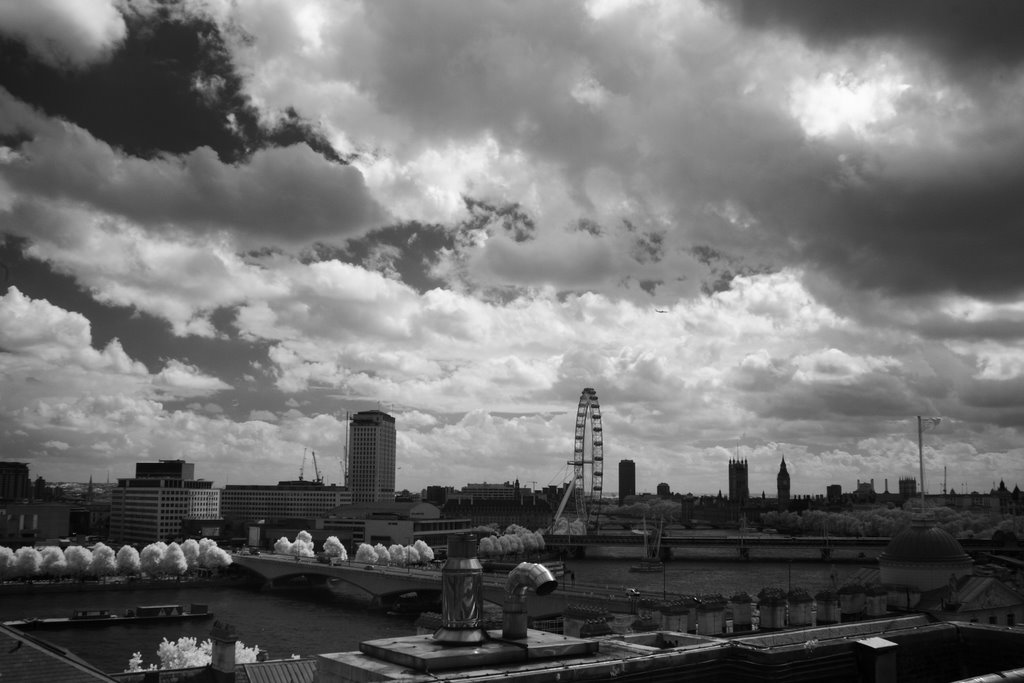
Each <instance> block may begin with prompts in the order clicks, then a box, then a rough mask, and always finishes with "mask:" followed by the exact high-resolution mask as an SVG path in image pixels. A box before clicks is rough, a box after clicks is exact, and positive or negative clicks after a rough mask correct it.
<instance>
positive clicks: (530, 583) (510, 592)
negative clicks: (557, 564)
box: [505, 562, 558, 600]
mask: <svg viewBox="0 0 1024 683" xmlns="http://www.w3.org/2000/svg"><path fill="white" fill-rule="evenodd" d="M529 588H532V589H533V592H535V593H536V594H537V595H547V594H548V593H550V592H552V591H553V590H555V589H556V588H558V581H557V580H555V577H554V575H553V574H552V573H551V570H550V569H548V568H547V567H545V566H544V565H542V564H537V563H535V562H520V563H519V565H518V566H517V567H516V568H515V569H513V570H512V571H510V572H509V573H508V579H507V580H506V582H505V597H506V598H507V599H510V600H522V599H523V598H525V596H526V591H527V589H529Z"/></svg>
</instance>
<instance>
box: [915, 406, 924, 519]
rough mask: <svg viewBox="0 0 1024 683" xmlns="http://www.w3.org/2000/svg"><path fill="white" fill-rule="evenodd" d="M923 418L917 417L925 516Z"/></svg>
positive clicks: (922, 503) (918, 459)
mask: <svg viewBox="0 0 1024 683" xmlns="http://www.w3.org/2000/svg"><path fill="white" fill-rule="evenodd" d="M923 431H924V430H923V429H922V427H921V416H920V415H918V416H917V461H918V463H919V464H920V466H921V514H924V446H923V445H922V436H921V435H922V432H923Z"/></svg>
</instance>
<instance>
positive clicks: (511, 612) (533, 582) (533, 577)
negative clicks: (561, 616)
mask: <svg viewBox="0 0 1024 683" xmlns="http://www.w3.org/2000/svg"><path fill="white" fill-rule="evenodd" d="M527 588H532V589H533V591H534V592H535V593H536V594H537V595H547V594H548V593H550V592H551V591H553V590H555V589H556V588H558V581H556V580H555V577H554V576H552V574H551V571H550V570H549V569H548V568H547V567H545V566H544V565H542V564H535V563H533V562H520V563H519V566H518V567H516V568H515V569H513V570H512V571H510V572H509V573H508V580H507V581H506V583H505V606H504V608H505V609H504V612H505V614H504V617H503V619H502V624H501V637H502V638H506V639H509V640H521V639H523V638H525V637H526V589H527Z"/></svg>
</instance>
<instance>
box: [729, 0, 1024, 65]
mask: <svg viewBox="0 0 1024 683" xmlns="http://www.w3.org/2000/svg"><path fill="white" fill-rule="evenodd" d="M716 4H722V5H725V6H726V7H728V8H730V9H731V10H732V12H733V13H734V16H736V17H737V18H738V19H739V20H740V21H741V22H742V23H743V24H745V25H747V26H750V27H753V28H759V29H776V28H791V29H794V30H796V31H798V32H800V33H801V34H802V35H804V36H805V37H806V38H807V40H808V42H809V43H811V44H812V45H815V46H818V47H833V46H835V45H836V43H840V42H843V41H848V40H853V39H857V38H876V37H878V38H887V39H889V38H897V39H905V40H907V41H910V42H912V43H914V44H917V45H919V46H921V47H923V48H924V49H926V50H928V51H929V52H931V53H932V54H933V55H935V56H936V57H937V58H938V59H940V60H941V61H942V62H944V63H945V64H946V65H947V66H948V67H949V68H950V69H951V70H953V71H957V70H960V69H964V68H967V67H970V68H976V67H991V66H995V65H1003V66H1013V65H1016V64H1018V63H1020V61H1021V60H1022V59H1024V40H1022V28H1021V27H1022V26H1024V3H1021V2H1017V0H898V1H895V2H894V1H893V0H858V1H857V2H849V1H848V0H723V2H720V3H716Z"/></svg>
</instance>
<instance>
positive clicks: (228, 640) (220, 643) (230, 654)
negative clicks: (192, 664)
mask: <svg viewBox="0 0 1024 683" xmlns="http://www.w3.org/2000/svg"><path fill="white" fill-rule="evenodd" d="M210 640H211V641H213V649H212V652H211V656H210V668H211V669H213V675H214V678H215V680H217V681H225V682H227V681H234V680H235V643H237V642H238V634H237V633H235V627H234V626H232V625H231V624H229V623H227V622H221V621H215V622H214V623H213V629H211V630H210Z"/></svg>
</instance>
